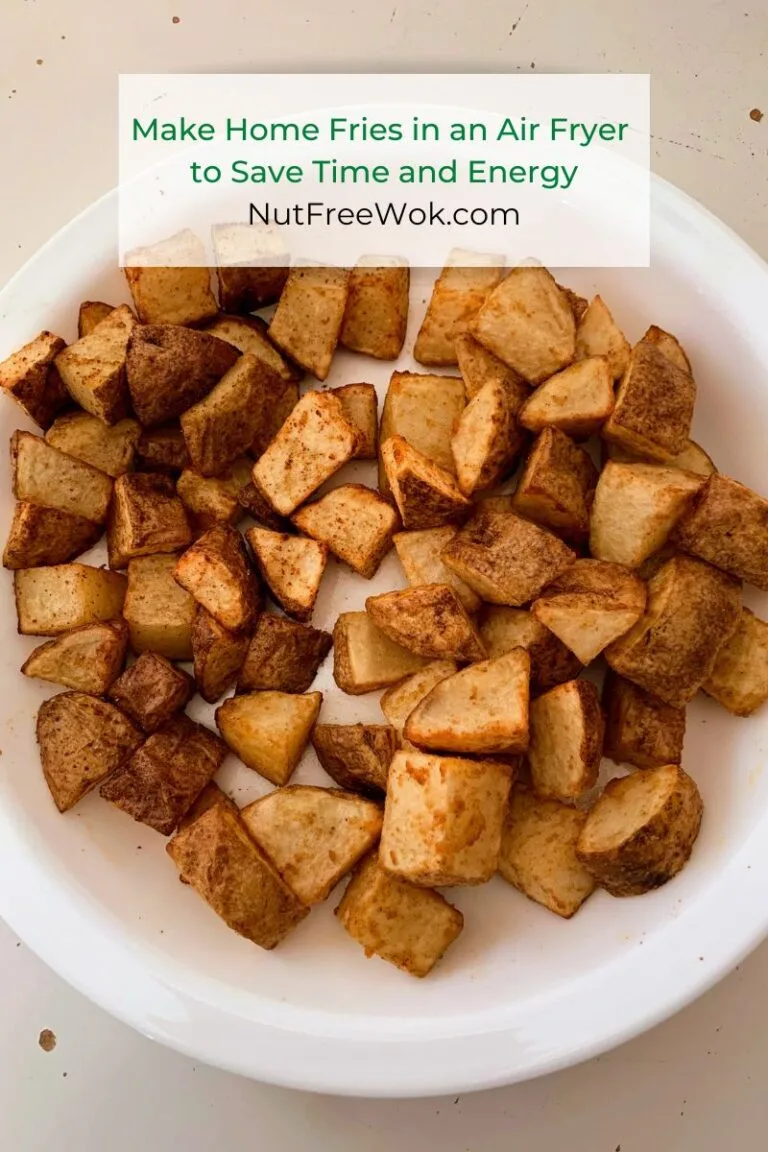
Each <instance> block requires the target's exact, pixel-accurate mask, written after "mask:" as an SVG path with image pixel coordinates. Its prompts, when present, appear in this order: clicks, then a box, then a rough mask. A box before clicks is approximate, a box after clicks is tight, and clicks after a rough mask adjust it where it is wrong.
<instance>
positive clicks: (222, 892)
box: [166, 804, 309, 948]
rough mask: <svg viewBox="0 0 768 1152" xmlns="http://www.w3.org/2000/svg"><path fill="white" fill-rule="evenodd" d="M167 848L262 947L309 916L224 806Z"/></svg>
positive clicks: (201, 890)
mask: <svg viewBox="0 0 768 1152" xmlns="http://www.w3.org/2000/svg"><path fill="white" fill-rule="evenodd" d="M166 851H167V852H168V855H169V856H170V857H171V859H172V860H173V861H174V863H175V864H176V867H177V868H178V869H179V873H180V875H181V878H182V880H186V881H187V883H188V884H190V885H191V886H192V887H193V888H194V889H195V891H196V892H197V894H198V896H202V898H203V899H204V900H205V902H206V903H207V904H209V905H210V907H211V908H212V909H213V911H214V912H215V913H216V914H217V915H218V916H220V917H221V919H222V920H223V921H224V923H225V924H226V925H227V927H229V928H231V929H232V930H233V931H234V932H238V933H239V934H240V935H241V936H245V938H246V939H247V940H251V941H252V942H253V943H254V944H258V945H259V946H260V947H261V948H274V947H275V945H277V944H279V943H280V941H281V940H282V939H283V938H284V937H285V936H287V934H288V933H289V932H290V930H291V929H292V928H295V926H296V925H297V924H298V923H299V921H300V920H303V919H304V917H305V916H307V915H309V908H307V907H305V905H304V904H302V902H301V901H300V900H299V898H298V896H295V895H294V893H293V892H291V890H290V888H289V887H288V885H287V884H286V883H285V881H284V880H283V879H282V878H281V876H280V874H279V872H278V871H277V869H276V868H275V866H274V865H273V864H272V862H271V861H270V860H269V859H268V858H267V857H266V855H265V854H264V853H263V852H262V850H261V848H259V846H258V845H257V844H256V843H255V842H254V840H252V839H251V837H250V836H249V835H248V833H247V831H246V829H245V826H244V824H243V822H242V820H241V819H240V817H239V815H238V814H237V813H235V812H232V811H231V810H230V809H229V807H228V806H227V805H225V804H214V805H212V806H211V807H210V808H209V809H208V811H207V812H204V813H203V814H202V815H201V816H199V817H198V818H197V820H195V821H194V822H193V823H192V824H189V825H188V826H187V827H185V828H184V829H182V830H180V831H178V832H177V833H176V835H175V836H174V837H173V839H172V840H171V841H170V842H169V843H168V846H167V848H166Z"/></svg>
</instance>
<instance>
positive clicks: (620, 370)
mask: <svg viewBox="0 0 768 1152" xmlns="http://www.w3.org/2000/svg"><path fill="white" fill-rule="evenodd" d="M630 351H631V349H630V345H629V341H628V340H627V338H626V337H625V335H624V333H623V332H622V331H621V329H620V328H619V326H618V324H617V323H616V321H615V320H614V318H613V316H612V315H611V312H610V309H609V308H608V306H607V305H606V303H605V301H604V300H603V298H602V297H601V296H595V298H594V299H593V300H591V301H590V303H589V305H588V306H587V309H586V311H585V312H584V313H583V315H582V316H581V318H580V319H579V321H578V323H577V325H576V359H577V360H586V359H588V358H589V357H591V356H602V357H603V359H604V360H605V361H606V363H607V364H608V370H609V372H610V374H611V377H612V378H613V379H614V380H618V379H619V378H620V377H621V376H623V375H624V373H625V372H626V370H627V365H628V364H629V353H630Z"/></svg>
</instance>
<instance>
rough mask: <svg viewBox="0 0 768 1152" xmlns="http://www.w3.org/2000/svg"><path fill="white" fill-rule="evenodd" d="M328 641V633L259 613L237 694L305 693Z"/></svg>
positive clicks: (330, 642)
mask: <svg viewBox="0 0 768 1152" xmlns="http://www.w3.org/2000/svg"><path fill="white" fill-rule="evenodd" d="M332 642H333V641H332V639H331V636H330V634H329V633H328V632H321V631H320V629H318V628H311V627H310V626H309V625H308V624H299V623H298V621H296V620H288V619H286V618H285V617H284V616H272V615H270V614H269V613H268V612H262V614H261V616H260V617H259V619H258V622H257V624H256V629H255V631H254V633H253V636H252V637H251V640H250V643H249V645H248V650H247V652H246V654H245V660H244V661H243V665H242V667H241V669H240V673H239V675H238V678H237V691H238V692H257V691H267V690H269V689H272V690H274V691H277V692H306V691H307V689H308V688H309V686H310V685H311V683H312V681H313V680H314V678H315V676H316V675H317V670H318V668H319V667H320V665H321V664H322V662H323V660H325V658H326V656H327V655H328V653H329V652H330V650H331V644H332Z"/></svg>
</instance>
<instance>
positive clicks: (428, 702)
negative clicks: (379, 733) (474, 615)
mask: <svg viewBox="0 0 768 1152" xmlns="http://www.w3.org/2000/svg"><path fill="white" fill-rule="evenodd" d="M530 676H531V661H530V657H529V655H528V653H527V652H526V651H524V649H522V648H515V649H514V650H513V651H512V652H508V653H506V655H504V656H498V657H497V658H496V659H495V660H484V661H482V662H481V663H479V664H472V665H471V666H470V667H469V668H463V669H462V670H461V671H460V672H456V673H455V674H454V675H453V676H448V677H446V678H445V679H443V680H440V681H439V683H437V684H436V685H435V686H434V688H432V690H431V691H430V692H429V693H428V695H426V696H425V697H424V698H423V699H422V700H421V701H420V702H419V703H418V704H417V705H416V707H415V708H414V710H413V712H412V713H411V714H410V716H409V717H408V718H407V720H406V722H405V726H404V728H403V735H404V736H405V738H406V740H410V741H411V743H412V744H417V745H418V746H419V747H422V748H431V749H435V750H436V751H440V752H459V753H462V752H465V753H471V754H475V755H479V754H480V755H482V754H484V755H494V754H497V753H507V752H524V751H525V750H526V748H527V747H528V700H529V687H530Z"/></svg>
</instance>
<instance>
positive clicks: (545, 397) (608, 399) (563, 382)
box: [518, 356, 614, 438]
mask: <svg viewBox="0 0 768 1152" xmlns="http://www.w3.org/2000/svg"><path fill="white" fill-rule="evenodd" d="M613 406H614V396H613V379H612V378H611V373H610V371H609V369H608V362H607V360H603V359H602V357H600V356H592V357H590V358H589V359H588V360H579V361H578V362H577V363H576V364H571V366H570V367H569V368H564V369H563V371H562V372H558V373H557V374H556V375H555V376H551V377H550V378H549V379H548V380H546V381H545V382H544V383H543V384H541V385H540V386H539V387H538V388H537V389H536V391H535V392H532V393H531V395H530V397H529V398H528V399H527V400H526V402H525V403H524V404H523V406H522V408H521V409H520V412H519V414H518V419H519V420H520V423H521V424H522V426H523V427H524V428H529V429H530V430H531V432H541V431H542V429H544V428H559V429H560V431H561V432H567V433H568V435H569V436H578V437H581V438H585V437H587V436H591V435H592V433H593V432H598V431H599V430H600V428H601V427H602V426H603V424H605V421H606V420H607V419H608V417H609V416H610V415H611V412H612V411H613Z"/></svg>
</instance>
